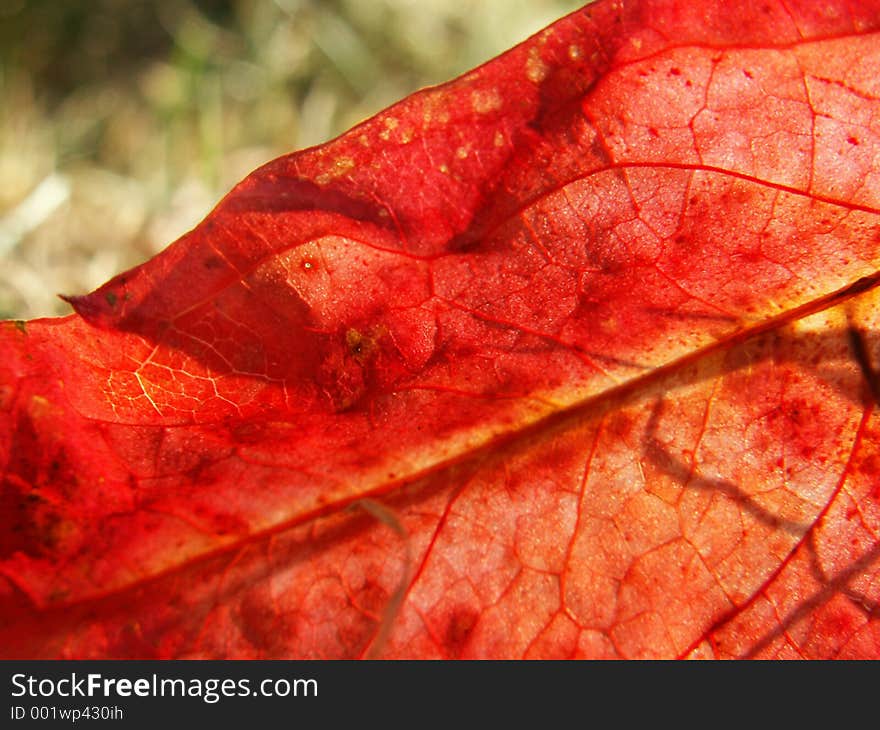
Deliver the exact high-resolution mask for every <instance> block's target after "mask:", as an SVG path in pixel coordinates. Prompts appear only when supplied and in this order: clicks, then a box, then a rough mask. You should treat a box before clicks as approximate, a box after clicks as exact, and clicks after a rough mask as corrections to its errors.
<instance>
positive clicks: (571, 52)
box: [568, 45, 581, 61]
mask: <svg viewBox="0 0 880 730" xmlns="http://www.w3.org/2000/svg"><path fill="white" fill-rule="evenodd" d="M568 57H569V58H570V59H571V60H572V61H577V60H578V59H579V58H580V57H581V48H580V46H575V45H571V46H569V47H568Z"/></svg>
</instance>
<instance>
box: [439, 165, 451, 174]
mask: <svg viewBox="0 0 880 730" xmlns="http://www.w3.org/2000/svg"><path fill="white" fill-rule="evenodd" d="M438 169H439V170H440V172H442V173H443V174H444V175H445V174H447V173H448V172H449V165H446V164H443V165H440V167H439V168H438Z"/></svg>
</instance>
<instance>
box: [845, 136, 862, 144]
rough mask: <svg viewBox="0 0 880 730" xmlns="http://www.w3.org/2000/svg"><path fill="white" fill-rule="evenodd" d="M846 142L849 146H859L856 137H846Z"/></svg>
mask: <svg viewBox="0 0 880 730" xmlns="http://www.w3.org/2000/svg"><path fill="white" fill-rule="evenodd" d="M846 141H847V142H849V143H850V144H851V145H858V144H859V140H858V138H857V137H853V136H849V137H847V138H846Z"/></svg>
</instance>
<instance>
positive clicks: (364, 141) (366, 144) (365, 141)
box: [358, 134, 370, 147]
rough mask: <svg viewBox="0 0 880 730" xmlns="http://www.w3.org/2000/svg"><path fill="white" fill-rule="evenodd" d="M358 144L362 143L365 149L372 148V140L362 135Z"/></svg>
mask: <svg viewBox="0 0 880 730" xmlns="http://www.w3.org/2000/svg"><path fill="white" fill-rule="evenodd" d="M358 142H360V143H361V144H362V145H363V146H364V147H369V146H370V140H369V138H368V137H367V135H365V134H362V135H361V136H360V137H358Z"/></svg>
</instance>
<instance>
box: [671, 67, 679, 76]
mask: <svg viewBox="0 0 880 730" xmlns="http://www.w3.org/2000/svg"><path fill="white" fill-rule="evenodd" d="M669 75H670V76H681V69H678V68H671V69H669Z"/></svg>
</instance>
